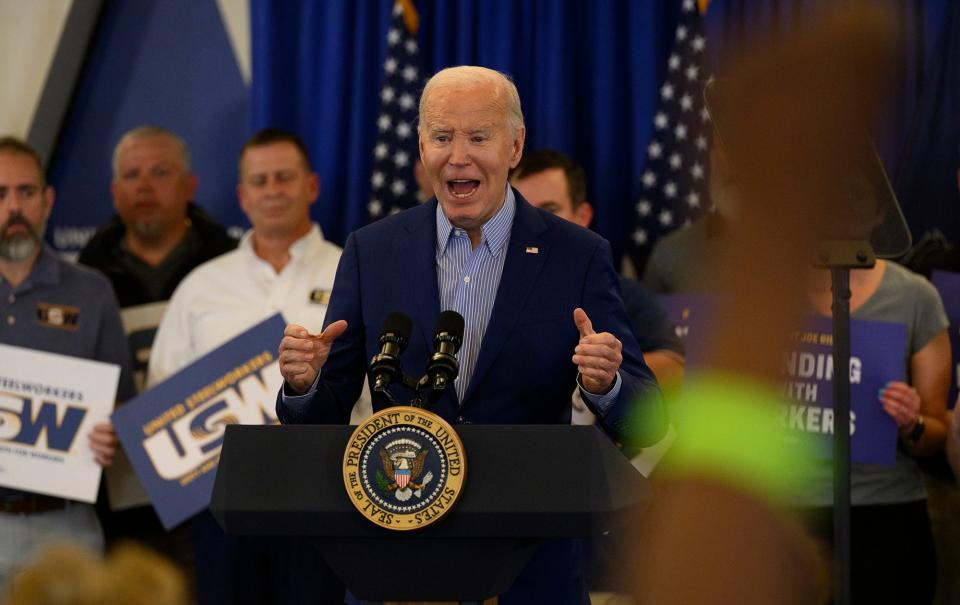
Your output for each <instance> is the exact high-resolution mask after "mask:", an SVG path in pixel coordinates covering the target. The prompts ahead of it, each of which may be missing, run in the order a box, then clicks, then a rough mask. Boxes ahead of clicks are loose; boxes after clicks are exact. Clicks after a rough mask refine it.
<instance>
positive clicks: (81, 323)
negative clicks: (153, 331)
mask: <svg viewBox="0 0 960 605" xmlns="http://www.w3.org/2000/svg"><path fill="white" fill-rule="evenodd" d="M0 344H5V345H12V346H17V347H24V348H28V349H34V350H37V351H46V352H49V353H59V354H60V355H69V356H71V357H81V358H84V359H92V360H95V361H103V362H106V363H112V364H116V365H119V366H120V384H119V385H118V387H117V399H118V400H119V401H124V400H126V399H129V398H130V397H132V396H133V394H134V389H133V379H132V374H131V360H130V348H129V347H128V346H127V337H126V335H125V334H124V332H123V324H122V323H121V321H120V311H119V310H118V308H117V301H116V299H115V298H114V294H113V288H112V287H111V285H110V282H109V281H107V278H106V277H104V276H103V275H101V274H100V273H98V272H97V271H94V270H93V269H89V268H87V267H81V266H77V265H74V264H71V263H68V262H67V261H64V260H62V259H60V258H59V257H58V256H57V254H56V253H55V252H54V251H53V250H52V249H50V248H49V247H46V246H45V247H44V249H43V250H42V251H41V253H40V256H39V257H38V258H37V262H36V264H35V265H34V267H33V271H31V272H30V275H29V276H28V277H27V279H25V280H24V281H23V283H21V284H20V285H19V286H16V287H13V286H12V285H11V284H10V282H8V281H7V280H6V279H4V278H2V277H0ZM56 372H57V368H55V367H54V368H50V373H51V374H56ZM22 493H23V492H20V491H18V490H12V489H7V488H3V487H0V498H3V497H6V496H11V495H15V494H22Z"/></svg>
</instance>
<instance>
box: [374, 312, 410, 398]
mask: <svg viewBox="0 0 960 605" xmlns="http://www.w3.org/2000/svg"><path fill="white" fill-rule="evenodd" d="M412 325H413V322H411V321H410V317H409V316H408V315H407V314H406V313H401V312H400V311H394V312H393V313H391V314H389V315H387V318H386V319H384V320H383V328H381V330H380V352H379V353H378V354H376V355H374V356H373V359H371V360H370V374H371V375H372V376H373V390H374V391H384V390H386V388H387V387H388V386H390V383H392V382H393V381H395V380H397V378H403V373H402V371H401V370H400V354H401V353H403V350H404V349H405V348H407V343H408V342H409V341H410V328H411V327H412Z"/></svg>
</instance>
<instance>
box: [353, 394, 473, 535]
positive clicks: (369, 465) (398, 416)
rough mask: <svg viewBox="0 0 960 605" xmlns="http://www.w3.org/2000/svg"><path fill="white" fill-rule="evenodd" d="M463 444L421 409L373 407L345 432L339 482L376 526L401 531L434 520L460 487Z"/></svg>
mask: <svg viewBox="0 0 960 605" xmlns="http://www.w3.org/2000/svg"><path fill="white" fill-rule="evenodd" d="M466 473H467V460H466V457H465V456H464V451H463V443H461V441H460V437H459V436H457V434H456V432H454V430H453V428H452V427H451V426H450V425H449V424H448V423H447V422H446V421H445V420H444V419H443V418H440V417H439V416H437V415H436V414H434V413H432V412H428V411H427V410H424V409H422V408H415V407H407V406H398V407H392V408H387V409H385V410H382V411H380V412H377V413H376V414H374V415H373V416H371V417H370V418H368V419H367V420H366V421H364V422H363V423H362V424H361V425H360V426H358V427H357V429H356V430H355V431H354V432H353V435H351V436H350V441H349V442H348V443H347V451H346V452H345V453H344V455H343V483H344V485H345V486H346V488H347V494H348V495H349V497H350V501H351V502H353V505H354V506H355V507H356V508H357V510H358V511H360V513H361V514H363V516H364V517H366V518H367V519H369V520H370V521H372V522H373V523H376V524H377V525H379V526H380V527H385V528H387V529H393V530H397V531H406V530H411V529H417V528H420V527H426V526H428V525H431V524H433V523H436V522H437V521H439V520H440V519H441V518H443V516H444V515H446V514H447V513H448V512H450V510H451V509H452V508H453V506H454V504H456V502H457V499H458V498H459V497H460V493H461V492H462V491H463V481H464V478H465V477H466Z"/></svg>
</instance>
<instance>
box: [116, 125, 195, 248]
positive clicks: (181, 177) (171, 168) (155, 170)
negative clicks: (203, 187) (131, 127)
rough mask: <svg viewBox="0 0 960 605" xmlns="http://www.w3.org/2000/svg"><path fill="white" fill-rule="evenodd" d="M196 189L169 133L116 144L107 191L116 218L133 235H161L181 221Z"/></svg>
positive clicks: (145, 238) (142, 237)
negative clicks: (114, 165)
mask: <svg viewBox="0 0 960 605" xmlns="http://www.w3.org/2000/svg"><path fill="white" fill-rule="evenodd" d="M196 189H197V179H196V177H195V176H194V175H192V174H190V173H189V172H187V171H186V170H185V169H184V166H183V158H182V157H181V155H180V154H179V152H178V149H177V143H176V141H174V140H173V139H171V138H170V137H167V136H162V135H158V136H151V137H145V138H138V139H131V140H129V141H127V142H126V143H124V144H123V146H122V147H121V148H120V153H119V154H118V156H117V174H116V175H115V177H114V181H113V184H112V185H111V187H110V191H111V193H112V194H113V206H114V208H116V210H117V214H119V215H120V220H121V221H123V224H124V225H126V227H127V228H128V229H130V230H131V231H132V232H133V233H134V234H135V235H136V236H137V237H139V238H141V239H144V240H147V241H150V240H157V239H161V238H163V236H165V235H166V234H167V233H170V231H171V230H172V229H175V228H176V227H177V226H179V225H181V224H182V223H183V221H184V220H185V219H186V217H187V203H188V202H189V201H190V200H191V199H193V194H194V192H195V191H196Z"/></svg>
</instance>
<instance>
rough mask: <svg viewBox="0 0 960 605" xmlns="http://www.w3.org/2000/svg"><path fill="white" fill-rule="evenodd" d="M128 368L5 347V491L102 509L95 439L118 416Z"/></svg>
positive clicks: (0, 391) (1, 428) (1, 465)
mask: <svg viewBox="0 0 960 605" xmlns="http://www.w3.org/2000/svg"><path fill="white" fill-rule="evenodd" d="M119 379H120V366H117V365H113V364H109V363H103V362H99V361H91V360H88V359H79V358H77V357H68V356H66V355H57V354H55V353H44V352H40V351H34V350H32V349H24V348H20V347H12V346H8V345H0V485H3V486H4V487H13V488H16V489H22V490H25V491H29V492H36V493H40V494H48V495H51V496H61V497H64V498H69V499H71V500H80V501H83V502H94V501H96V499H97V486H98V484H99V483H100V471H101V469H100V465H98V464H97V463H96V461H95V460H94V454H93V451H92V450H91V449H90V444H89V442H88V441H87V435H89V434H90V431H91V430H92V429H93V426H94V425H95V424H97V423H98V422H102V421H104V420H107V419H108V418H109V417H110V412H111V411H112V410H113V407H114V402H115V401H116V395H117V383H118V382H119Z"/></svg>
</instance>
